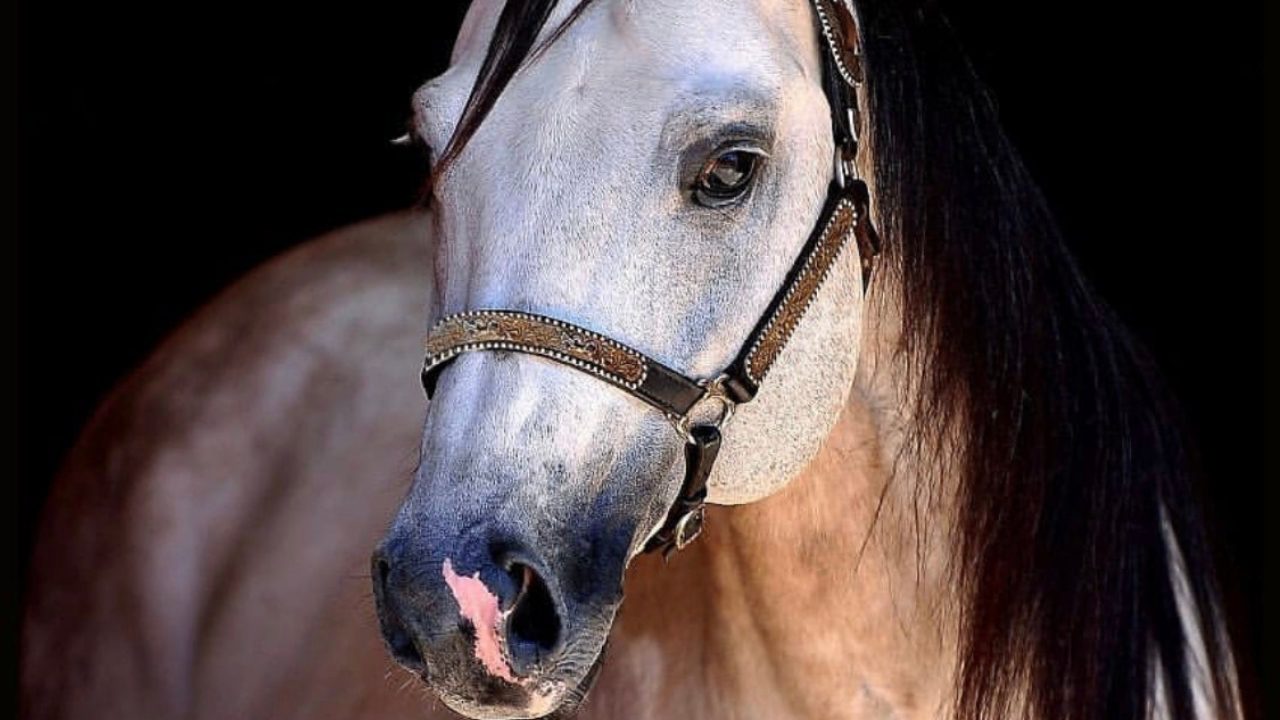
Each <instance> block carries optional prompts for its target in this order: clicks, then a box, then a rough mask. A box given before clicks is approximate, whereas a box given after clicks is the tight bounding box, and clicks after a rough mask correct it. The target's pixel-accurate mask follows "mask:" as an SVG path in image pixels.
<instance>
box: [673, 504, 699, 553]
mask: <svg viewBox="0 0 1280 720" xmlns="http://www.w3.org/2000/svg"><path fill="white" fill-rule="evenodd" d="M706 512H707V506H706V505H699V506H698V507H696V508H694V509H692V510H690V511H689V512H687V513H685V514H684V516H683V517H681V518H680V522H678V523H676V531H675V534H674V536H673V541H674V542H675V549H676V550H683V549H685V547H687V546H688V545H689V543H691V542H693V541H694V540H697V539H698V536H699V535H701V534H702V527H703V525H704V524H705V523H704V520H705V518H706Z"/></svg>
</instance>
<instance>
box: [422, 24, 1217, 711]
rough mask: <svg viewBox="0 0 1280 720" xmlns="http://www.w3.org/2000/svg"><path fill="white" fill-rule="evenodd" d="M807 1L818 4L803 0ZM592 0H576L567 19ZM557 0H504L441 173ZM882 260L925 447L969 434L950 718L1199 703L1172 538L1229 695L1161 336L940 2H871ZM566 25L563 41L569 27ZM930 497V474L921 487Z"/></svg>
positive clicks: (869, 58) (530, 50)
mask: <svg viewBox="0 0 1280 720" xmlns="http://www.w3.org/2000/svg"><path fill="white" fill-rule="evenodd" d="M795 1H796V2H801V1H802V0H795ZM589 3H590V0H579V2H578V5H577V6H576V7H575V8H574V10H573V12H572V13H571V14H570V19H569V21H568V22H572V20H573V19H574V18H576V17H577V16H578V15H579V14H580V13H581V11H582V10H583V9H584V8H585V7H586V6H587V5H588V4H589ZM555 5H556V0H527V1H526V2H508V3H506V5H505V7H504V9H503V11H502V14H501V16H500V18H499V20H498V24H497V28H496V31H495V37H494V39H493V41H492V43H491V45H490V47H489V51H488V54H487V55H486V57H485V60H484V64H483V67H482V69H481V72H480V75H479V77H478V79H477V81H476V84H475V86H474V88H473V91H472V94H471V97H470V98H469V100H468V102H467V105H466V108H465V110H464V113H463V117H462V118H461V120H460V122H459V124H458V131H457V132H456V133H455V136H454V138H453V139H452V141H451V142H450V144H449V146H448V147H447V148H446V149H445V151H444V152H443V153H442V155H441V158H440V162H439V163H438V164H437V169H436V171H435V173H437V174H438V173H439V172H441V171H442V169H443V168H444V167H446V166H447V165H448V163H449V162H450V161H451V160H452V159H453V158H455V157H456V156H457V154H458V153H459V152H460V151H461V149H462V148H463V147H464V146H465V144H466V142H467V141H468V140H469V139H470V138H471V136H472V134H474V132H475V130H476V129H477V128H478V127H479V125H480V123H481V122H482V121H483V120H484V117H485V116H486V115H487V113H488V111H489V109H490V108H492V106H493V104H494V102H496V100H497V98H498V96H499V95H500V94H501V93H502V91H503V89H504V88H505V87H506V85H507V83H508V82H509V81H510V79H511V77H512V76H514V75H515V73H516V72H517V71H518V70H519V68H520V67H521V66H522V65H523V64H524V63H525V62H526V61H528V60H529V59H530V58H531V57H532V56H536V54H537V52H538V51H539V49H540V48H535V46H534V43H535V42H536V39H537V37H538V36H539V34H540V33H541V31H542V29H543V27H544V26H545V24H546V22H547V19H548V17H549V16H550V14H551V12H552V10H553V9H554V7H555ZM858 10H859V15H860V20H861V23H862V26H861V33H862V38H861V40H862V43H863V52H864V58H865V63H866V66H865V68H866V78H867V86H868V92H869V95H870V100H871V102H870V107H869V108H868V111H869V117H870V123H869V124H870V143H871V147H873V148H874V149H875V163H876V167H875V187H876V193H877V197H875V198H874V200H875V202H876V207H877V210H878V213H877V214H878V217H879V218H880V224H881V232H882V235H883V236H884V239H885V243H886V251H887V259H888V262H887V263H886V266H887V267H892V271H891V272H889V273H885V274H884V275H882V278H883V279H884V280H886V281H889V282H894V283H897V288H896V289H897V290H898V291H899V292H900V293H901V297H902V299H903V316H904V322H905V327H904V338H905V345H904V348H903V352H904V353H905V357H906V358H908V360H909V361H911V362H914V363H916V367H917V369H918V370H919V371H920V373H921V377H922V378H923V380H924V382H923V385H922V392H921V393H920V395H919V397H918V399H917V402H918V407H917V408H916V410H917V412H918V415H917V417H922V418H923V417H928V418H936V419H939V420H937V421H936V424H934V425H931V426H930V427H921V428H920V429H919V430H920V432H921V435H920V437H919V438H917V440H918V441H919V443H920V445H921V447H924V446H927V445H928V444H929V443H930V442H931V441H933V440H936V439H937V438H936V434H937V432H938V431H940V430H941V429H943V428H945V427H948V426H952V425H953V424H954V426H957V427H961V428H963V430H964V433H963V437H965V438H966V444H965V447H964V448H962V450H961V452H960V457H959V458H958V467H959V470H960V477H959V482H960V490H959V512H960V516H959V518H958V525H957V527H958V529H959V537H960V543H961V546H960V547H959V548H958V550H959V553H958V555H959V563H960V566H959V567H958V573H959V580H960V583H961V588H962V626H961V631H962V635H961V642H962V646H961V655H960V665H959V667H960V674H959V677H958V687H957V688H956V691H957V699H956V702H957V705H956V710H957V715H958V716H959V717H961V718H965V719H966V720H976V719H978V718H989V717H990V718H1003V717H1007V716H1010V715H1014V716H1022V715H1024V714H1025V712H1023V708H1021V707H1020V706H1019V705H1018V704H1017V703H1018V702H1020V701H1021V698H1022V696H1021V695H1020V693H1022V692H1024V691H1025V692H1026V696H1025V699H1026V701H1027V702H1028V703H1029V704H1030V708H1028V710H1029V711H1030V712H1031V713H1032V714H1033V716H1035V717H1038V718H1063V719H1064V720H1080V719H1084V718H1139V717H1147V716H1148V715H1149V712H1150V708H1149V707H1148V698H1151V697H1152V696H1153V694H1154V693H1153V688H1154V687H1155V686H1156V683H1157V677H1158V676H1159V677H1161V678H1162V684H1163V685H1164V687H1165V688H1166V691H1167V692H1166V695H1167V704H1168V710H1169V714H1170V716H1171V717H1173V718H1176V719H1177V720H1189V719H1190V718H1192V717H1194V711H1193V705H1192V683H1193V680H1192V678H1193V676H1194V674H1195V672H1196V668H1192V667H1190V666H1189V658H1188V656H1187V650H1186V649H1187V647H1188V645H1189V642H1190V639H1189V638H1188V637H1187V634H1186V630H1185V628H1184V626H1183V624H1182V623H1181V622H1180V619H1179V615H1178V608H1177V604H1176V600H1175V593H1174V585H1173V577H1174V564H1173V559H1172V557H1171V555H1170V547H1169V544H1168V543H1167V542H1166V532H1167V533H1168V537H1171V538H1173V539H1174V540H1175V541H1176V545H1177V551H1178V552H1179V553H1180V555H1181V558H1182V562H1183V567H1184V572H1185V577H1186V580H1187V583H1188V585H1189V588H1190V593H1189V595H1190V599H1191V601H1192V607H1191V613H1192V615H1194V616H1195V617H1196V619H1197V620H1198V621H1199V624H1200V626H1201V628H1203V630H1204V636H1203V642H1204V646H1205V652H1206V656H1207V662H1208V665H1209V667H1208V670H1209V671H1210V672H1211V673H1212V676H1213V684H1214V687H1213V688H1211V689H1212V690H1214V691H1215V693H1214V694H1215V696H1216V697H1214V698H1213V700H1214V701H1215V702H1217V703H1218V707H1217V708H1216V711H1217V712H1218V714H1220V715H1222V716H1224V717H1225V716H1233V715H1234V714H1235V712H1236V708H1235V707H1234V705H1233V703H1234V699H1235V691H1234V681H1233V680H1232V678H1231V677H1230V675H1229V673H1228V670H1227V669H1228V668H1229V667H1230V662H1231V660H1230V658H1231V656H1232V653H1231V647H1230V642H1229V638H1228V637H1227V636H1226V634H1225V631H1224V630H1223V621H1222V617H1221V609H1220V607H1219V595H1218V591H1217V588H1216V586H1215V580H1214V573H1213V568H1212V562H1211V559H1210V553H1209V549H1208V547H1207V541H1206V537H1205V531H1204V527H1203V520H1202V518H1201V517H1200V513H1199V510H1198V507H1197V504H1196V502H1195V498H1194V497H1193V492H1192V486H1193V483H1192V472H1191V470H1190V467H1191V465H1192V463H1191V460H1190V459H1189V457H1188V455H1189V453H1188V450H1187V449H1186V445H1185V443H1184V439H1183V432H1182V430H1181V429H1180V423H1179V422H1178V420H1177V415H1176V412H1175V411H1174V409H1173V408H1172V406H1171V404H1170V402H1169V401H1168V400H1167V397H1168V396H1167V393H1166V391H1165V389H1164V388H1163V387H1162V383H1161V381H1160V379H1159V377H1158V375H1157V373H1156V372H1155V370H1154V368H1153V367H1152V364H1151V362H1150V360H1149V359H1148V357H1147V356H1146V354H1145V352H1144V351H1143V350H1142V349H1141V348H1140V347H1138V345H1137V344H1136V343H1135V341H1134V340H1133V338H1131V337H1130V335H1129V334H1128V333H1127V332H1126V331H1125V330H1124V328H1123V327H1122V326H1121V324H1120V323H1119V322H1118V321H1117V319H1116V318H1115V317H1114V315H1113V314H1112V313H1111V312H1110V310H1109V309H1108V308H1107V307H1106V306H1105V305H1103V304H1102V302H1100V300H1099V299H1098V298H1097V296H1096V295H1095V294H1094V293H1093V292H1092V291H1091V289H1090V288H1089V287H1088V285H1087V284H1086V283H1085V281H1084V279H1083V278H1082V277H1081V275H1080V272H1079V271H1078V269H1077V268H1076V265H1075V263H1074V261H1073V259H1072V258H1071V256H1070V254H1069V252H1068V251H1067V248H1066V245H1065V243H1064V242H1063V239H1062V237H1061V236H1060V233H1059V231H1058V229H1057V226H1056V224H1055V222H1054V220H1053V218H1052V217H1051V214H1050V212H1049V210H1048V208H1047V206H1046V204H1045V202H1044V200H1043V198H1042V197H1041V195H1040V192H1039V190H1038V188H1037V187H1036V184H1035V183H1034V182H1033V180H1032V179H1031V177H1030V176H1029V174H1028V172H1027V170H1026V168H1025V167H1024V166H1023V164H1022V163H1021V161H1020V160H1019V158H1018V156H1017V154H1016V153H1015V152H1014V150H1013V149H1012V147H1011V146H1010V144H1009V142H1008V140H1007V139H1006V138H1005V136H1004V134H1003V132H1002V131H1001V129H1000V127H999V123H998V117H997V113H996V110H995V108H994V105H993V103H992V102H991V99H990V97H989V96H988V93H987V90H986V88H985V87H984V86H983V84H982V83H981V81H980V80H979V79H978V78H977V77H976V75H975V73H974V72H973V70H972V68H971V66H970V65H969V63H968V60H967V58H966V57H965V55H964V53H963V52H962V50H961V49H960V47H959V45H958V43H957V42H956V39H955V37H954V36H953V33H952V32H951V30H950V28H949V27H948V25H947V23H946V21H945V20H944V19H943V18H942V16H941V13H940V12H939V11H938V10H937V8H936V7H935V6H934V4H933V3H932V2H928V1H927V0H924V1H921V0H881V1H875V0H868V1H867V2H865V3H859V6H858ZM568 22H566V23H565V24H564V25H561V26H559V27H558V28H557V29H556V30H555V32H553V33H551V37H550V39H549V40H548V41H546V42H545V43H544V44H543V46H542V47H545V45H546V44H548V43H550V42H552V41H554V39H555V37H556V36H558V35H559V33H560V32H561V31H563V29H564V27H565V26H566V25H567V24H568ZM926 490H927V489H926Z"/></svg>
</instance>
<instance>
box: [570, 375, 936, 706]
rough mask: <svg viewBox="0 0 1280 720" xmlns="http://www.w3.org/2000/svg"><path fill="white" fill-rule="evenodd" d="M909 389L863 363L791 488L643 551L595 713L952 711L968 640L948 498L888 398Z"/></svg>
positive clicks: (720, 510)
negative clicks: (673, 545) (957, 617)
mask: <svg viewBox="0 0 1280 720" xmlns="http://www.w3.org/2000/svg"><path fill="white" fill-rule="evenodd" d="M896 391H897V388H896V387H895V386H893V384H892V383H891V381H890V380H889V379H887V375H885V374H880V373H864V375H863V377H862V381H860V383H859V385H857V386H855V388H854V391H853V392H852V393H851V396H850V399H849V402H848V403H847V404H846V407H845V409H844V411H843V412H842V414H841V416H840V419H839V420H838V422H837V424H836V426H835V428H834V429H833V431H832V433H831V434H830V436H829V437H828V438H827V440H826V442H825V443H824V445H823V447H822V449H821V451H820V452H819V454H818V456H817V457H816V458H815V459H814V460H813V462H812V463H811V464H810V465H809V466H808V467H807V468H806V470H805V471H804V472H803V473H802V474H801V476H799V477H797V478H796V479H795V480H794V481H793V482H792V483H791V484H790V485H788V486H787V488H786V489H784V490H783V491H781V492H779V493H778V494H776V495H774V496H772V497H770V498H768V499H766V500H763V501H760V502H757V503H753V504H748V505H740V506H734V507H719V506H717V507H713V508H712V509H711V510H710V513H709V516H708V520H707V526H708V530H707V532H706V534H705V536H704V538H703V539H702V541H700V543H695V544H694V545H693V546H691V547H690V548H689V549H687V550H686V551H685V552H684V553H681V554H680V555H679V556H678V557H674V558H673V559H672V560H671V562H670V563H669V564H667V565H665V566H664V564H663V563H662V562H661V561H659V560H657V559H655V558H645V559H643V560H639V561H637V562H636V564H635V565H634V566H633V567H632V569H631V570H630V574H629V576H628V580H627V600H626V602H625V603H624V605H623V609H622V612H621V614H620V616H619V620H618V625H617V627H616V628H615V630H614V633H615V634H614V642H613V643H612V644H611V647H610V651H609V657H608V659H607V660H606V663H605V668H604V672H603V673H602V677H601V680H600V683H599V686H598V688H597V692H596V693H595V694H594V695H593V696H592V699H591V700H590V701H589V702H588V703H587V705H586V708H585V709H587V710H588V711H589V714H594V712H591V711H593V710H594V711H595V712H599V714H600V716H602V717H609V716H612V713H619V716H621V715H626V716H630V717H646V716H652V717H670V716H671V715H672V714H673V713H676V712H677V711H679V714H687V715H689V716H696V717H779V718H782V717H798V718H804V717H824V718H825V717H851V718H853V717H858V718H862V717H937V716H939V715H940V714H942V712H941V711H942V710H943V709H944V708H945V704H946V702H947V701H948V699H949V697H950V695H949V693H950V688H951V683H952V679H953V672H954V667H953V666H954V662H955V645H956V639H955V632H954V627H955V623H954V620H953V616H952V615H951V612H952V610H953V608H952V607H951V606H950V605H948V604H947V603H948V601H949V600H950V601H952V602H953V601H954V597H955V593H954V590H953V588H952V587H951V582H950V580H949V578H948V576H947V568H948V560H949V556H948V554H947V548H948V547H949V542H948V538H947V533H948V530H947V528H948V522H947V518H948V513H947V512H946V509H945V507H944V503H943V502H940V501H936V500H935V499H931V497H926V496H925V495H923V494H921V493H920V492H919V488H920V487H922V485H921V474H922V471H921V470H920V469H918V468H917V467H916V466H915V464H914V463H913V462H912V461H911V460H910V459H909V456H908V455H907V454H904V453H902V452H901V446H902V438H901V437H899V434H898V433H897V432H896V431H895V430H894V429H893V428H900V427H902V424H901V423H902V421H903V418H901V417H897V416H893V415H882V414H879V413H880V412H881V411H879V410H877V409H876V408H883V407H886V405H885V404H882V403H881V402H879V401H877V400H876V399H875V398H877V397H879V396H883V394H884V393H896ZM894 406H896V407H901V405H897V404H894ZM694 709H696V710H697V711H696V712H693V710H694Z"/></svg>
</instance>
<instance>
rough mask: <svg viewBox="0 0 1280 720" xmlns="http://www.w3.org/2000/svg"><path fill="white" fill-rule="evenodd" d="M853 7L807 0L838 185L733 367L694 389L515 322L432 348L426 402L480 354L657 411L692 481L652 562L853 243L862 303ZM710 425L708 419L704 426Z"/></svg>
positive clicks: (870, 239) (444, 338)
mask: <svg viewBox="0 0 1280 720" xmlns="http://www.w3.org/2000/svg"><path fill="white" fill-rule="evenodd" d="M846 1H847V0H812V2H813V5H814V10H815V11H816V14H817V17H818V24H819V28H820V33H821V36H822V39H823V45H824V47H825V48H826V52H825V53H823V85H824V89H825V91H826V94H827V101H828V102H829V103H830V105H831V124H832V131H833V134H834V136H835V161H834V166H835V167H834V171H833V175H834V179H833V181H832V183H831V187H830V189H829V191H828V193H827V199H826V202H825V203H824V205H823V208H822V214H821V215H820V216H819V218H818V222H817V224H816V225H815V226H814V229H813V232H812V233H811V235H810V237H809V240H808V242H806V243H805V246H804V249H803V250H802V251H801V253H800V256H799V257H798V258H797V259H796V262H795V264H794V265H792V267H791V270H790V271H789V272H788V273H787V278H786V281H785V282H784V283H783V285H782V288H781V289H780V290H779V291H778V293H777V294H776V295H775V296H774V298H773V301H772V302H770V303H769V308H768V309H767V310H766V311H765V313H764V315H763V316H762V317H761V318H760V321H759V322H757V323H756V327H755V329H754V330H753V331H752V333H751V335H750V336H749V337H748V338H747V342H746V343H745V344H744V345H743V346H742V350H741V351H740V352H739V353H738V357H737V358H736V359H735V360H734V361H733V363H732V364H731V365H729V367H728V368H726V369H725V371H724V372H723V373H721V374H720V375H719V376H717V377H715V378H707V379H694V378H690V377H688V376H686V375H684V374H683V373H681V372H680V371H678V370H675V369H673V368H670V367H667V366H666V365H663V364H662V363H660V362H658V361H657V360H654V359H653V358H650V357H648V356H646V355H645V354H644V353H641V352H639V351H637V350H634V349H632V348H630V347H627V346H626V345H623V344H622V343H620V342H617V341H615V340H612V339H610V338H609V337H607V336H605V335H602V334H600V333H598V332H594V331H592V330H588V329H586V328H582V327H578V326H577V325H574V324H572V323H568V322H565V321H563V320H557V319H555V318H550V317H546V316H543V315H535V314H533V313H527V312H519V311H515V310H487V309H486V310H470V311H466V312H461V313H456V314H453V315H448V316H446V317H444V318H442V319H441V320H440V321H439V322H438V323H437V324H436V325H435V327H434V328H432V330H431V332H430V333H429V334H428V335H427V340H426V359H425V361H424V362H423V366H422V385H423V388H424V389H425V390H426V392H427V396H428V397H430V396H431V394H432V392H433V391H434V389H435V385H436V380H437V377H438V376H439V374H440V371H441V370H442V369H443V368H444V366H445V365H446V364H448V362H449V361H450V360H452V359H453V358H455V357H457V356H458V355H461V354H462V353H465V352H472V351H477V350H507V351H514V352H523V353H529V354H532V355H540V356H542V357H545V358H549V359H551V360H554V361H557V362H560V363H563V364H565V365H568V366H569V367H572V368H577V369H578V370H581V371H583V372H585V373H589V374H591V375H593V376H595V377H597V378H599V379H601V380H604V381H607V382H609V383H611V384H613V385H614V386H616V387H618V388H620V389H622V390H624V391H626V392H628V393H630V394H631V395H633V396H635V397H637V398H639V399H640V400H643V401H645V402H646V403H648V404H649V405H652V406H653V407H655V408H657V409H658V410H660V411H661V412H662V413H664V414H665V415H666V416H667V418H668V419H670V420H671V422H672V423H673V424H674V425H675V428H676V430H677V432H678V433H679V434H680V436H681V437H682V438H683V439H684V440H685V478H684V484H683V486H682V487H681V489H680V494H679V496H677V497H676V500H675V502H674V503H673V504H672V506H671V508H670V509H669V510H668V511H667V516H666V519H665V521H664V522H663V524H662V526H661V527H660V528H659V529H658V530H657V531H656V532H655V533H654V534H653V536H652V537H650V538H649V541H648V543H647V544H646V545H645V548H644V549H645V552H652V551H654V550H661V551H662V553H663V556H664V557H667V556H669V555H670V554H671V553H672V552H674V551H675V550H680V549H683V548H684V547H685V546H686V545H688V544H689V543H690V542H692V541H693V540H694V538H696V537H697V536H698V534H699V533H700V532H701V531H702V525H703V518H704V511H705V504H706V497H707V477H708V476H709V475H710V474H711V466H712V464H713V463H714V462H715V459H716V455H717V453H718V452H719V450H720V432H721V429H722V428H723V427H724V425H725V424H726V423H727V422H728V421H729V419H730V418H731V417H732V416H733V411H734V408H735V407H736V406H737V405H739V404H742V403H745V402H749V401H750V400H751V399H752V398H754V397H755V395H756V391H757V390H758V389H759V388H760V383H762V382H763V381H764V379H765V377H767V376H768V374H769V369H770V368H771V367H773V363H774V361H775V360H777V359H778V356H779V355H780V354H781V353H782V349H783V348H784V347H786V344H787V341H788V340H790V338H791V335H792V333H793V332H794V331H795V328H796V326H797V325H798V324H799V323H800V319H801V318H803V317H804V314H805V311H806V310H808V309H809V306H810V305H811V304H812V303H813V301H814V299H815V298H816V297H817V294H818V290H819V289H820V288H821V287H822V284H823V282H824V281H825V280H826V278H827V275H828V274H829V273H830V271H831V268H832V266H834V265H835V262H836V260H837V259H838V258H839V257H840V253H841V251H842V250H843V249H844V247H845V245H847V244H848V241H849V238H850V237H853V238H854V239H855V241H856V242H857V243H858V253H859V256H860V258H861V261H862V289H863V292H864V293H865V292H866V290H867V286H868V283H869V282H870V280H871V270H872V267H873V264H874V261H875V258H876V256H877V255H878V254H879V253H880V239H879V237H878V235H877V234H876V230H875V227H874V226H873V225H872V223H871V217H870V214H869V211H870V197H869V195H868V191H867V185H866V183H865V182H863V181H862V180H861V179H860V178H859V177H858V173H857V166H856V164H855V158H856V157H857V152H858V138H859V134H858V133H859V129H860V119H861V118H860V116H859V114H858V106H857V89H858V86H859V85H860V84H861V83H862V63H861V58H860V56H859V54H858V32H857V25H856V23H855V21H854V16H853V12H852V10H851V8H850V7H848V5H846ZM708 418H709V419H708Z"/></svg>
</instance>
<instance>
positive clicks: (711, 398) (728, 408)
mask: <svg viewBox="0 0 1280 720" xmlns="http://www.w3.org/2000/svg"><path fill="white" fill-rule="evenodd" d="M728 381H729V376H728V375H726V374H723V373H722V374H721V375H720V376H719V377H716V378H713V379H710V380H700V381H698V385H700V386H702V388H703V393H702V397H700V398H698V401H697V402H695V403H694V404H693V407H691V408H689V412H687V413H685V414H684V415H682V416H681V417H678V418H677V417H673V418H671V423H672V424H673V425H675V428H676V432H678V433H680V437H682V438H684V439H685V441H686V442H693V439H692V436H691V435H690V434H689V424H690V423H692V422H693V420H694V418H695V417H697V416H698V415H700V414H701V413H699V412H698V410H699V409H700V408H702V407H703V406H704V404H706V403H717V404H719V405H720V412H719V414H718V415H715V416H713V417H714V420H713V421H711V422H700V423H698V424H699V425H711V426H713V427H715V428H716V429H717V430H719V429H721V428H723V427H724V426H725V425H727V424H729V421H730V420H732V419H733V411H734V409H735V408H737V403H735V402H734V401H733V400H732V399H731V398H730V397H729V391H728V390H727V389H726V388H725V383H727V382H728ZM681 522H684V520H683V519H682V520H681ZM695 537H696V534H695Z"/></svg>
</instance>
